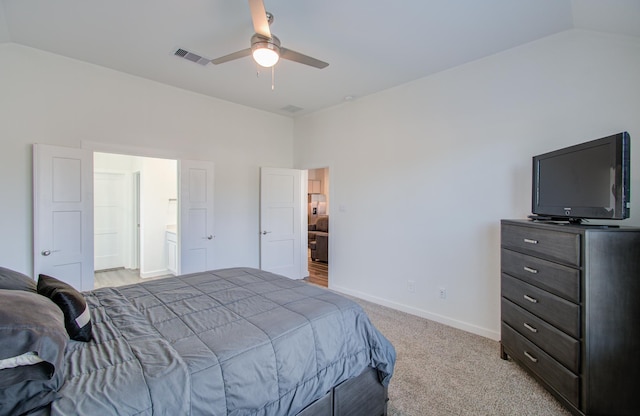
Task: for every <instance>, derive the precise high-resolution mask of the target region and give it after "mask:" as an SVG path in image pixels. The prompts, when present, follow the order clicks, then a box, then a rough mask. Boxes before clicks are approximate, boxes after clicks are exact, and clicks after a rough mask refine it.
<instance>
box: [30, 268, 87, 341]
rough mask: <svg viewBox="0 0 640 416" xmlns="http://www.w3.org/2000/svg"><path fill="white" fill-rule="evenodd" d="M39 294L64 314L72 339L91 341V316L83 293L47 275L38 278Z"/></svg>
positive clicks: (65, 324) (66, 326) (65, 323)
mask: <svg viewBox="0 0 640 416" xmlns="http://www.w3.org/2000/svg"><path fill="white" fill-rule="evenodd" d="M38 293H39V294H41V295H43V296H46V297H48V298H49V299H51V300H52V301H53V302H55V304H56V305H58V306H59V307H60V309H61V310H62V313H63V314H64V326H65V328H67V333H68V334H69V336H70V337H71V339H73V340H75V341H83V342H89V341H91V338H92V336H91V314H90V312H89V306H88V305H87V301H86V300H85V299H84V296H82V293H80V292H78V291H77V290H76V289H74V288H73V286H71V285H69V284H68V283H65V282H63V281H61V280H58V279H56V278H55V277H51V276H47V275H46V274H41V275H39V276H38Z"/></svg>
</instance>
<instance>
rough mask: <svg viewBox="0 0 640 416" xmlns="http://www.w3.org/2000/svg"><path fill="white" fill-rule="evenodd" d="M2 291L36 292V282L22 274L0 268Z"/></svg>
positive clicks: (0, 287) (0, 286)
mask: <svg viewBox="0 0 640 416" xmlns="http://www.w3.org/2000/svg"><path fill="white" fill-rule="evenodd" d="M0 289H8V290H26V291H29V292H36V282H35V280H33V279H32V278H30V277H29V276H27V275H24V274H22V273H20V272H16V271H15V270H11V269H7V268H4V267H0Z"/></svg>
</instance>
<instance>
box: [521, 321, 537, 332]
mask: <svg viewBox="0 0 640 416" xmlns="http://www.w3.org/2000/svg"><path fill="white" fill-rule="evenodd" d="M524 327H525V328H527V329H528V330H529V331H531V332H533V333H536V332H538V330H537V329H536V328H535V327H533V326H531V325H529V324H528V323H526V322H525V323H524Z"/></svg>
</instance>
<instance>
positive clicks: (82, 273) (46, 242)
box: [33, 144, 93, 290]
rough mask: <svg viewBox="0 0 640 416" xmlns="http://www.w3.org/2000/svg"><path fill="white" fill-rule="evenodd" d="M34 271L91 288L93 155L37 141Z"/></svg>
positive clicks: (83, 288)
mask: <svg viewBox="0 0 640 416" xmlns="http://www.w3.org/2000/svg"><path fill="white" fill-rule="evenodd" d="M33 271H34V276H35V277H36V278H37V276H38V275H39V274H41V273H42V274H47V275H50V276H53V277H55V278H58V279H60V280H63V281H65V282H67V283H69V284H70V285H72V286H73V287H75V288H76V289H78V290H90V289H93V156H92V153H91V152H90V151H87V150H83V149H72V148H66V147H58V146H49V145H42V144H34V145H33Z"/></svg>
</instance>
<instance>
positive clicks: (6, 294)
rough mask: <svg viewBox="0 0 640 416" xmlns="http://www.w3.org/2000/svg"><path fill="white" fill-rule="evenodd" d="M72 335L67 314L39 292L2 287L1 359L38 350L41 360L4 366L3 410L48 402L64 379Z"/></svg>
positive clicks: (0, 375) (0, 385)
mask: <svg viewBox="0 0 640 416" xmlns="http://www.w3.org/2000/svg"><path fill="white" fill-rule="evenodd" d="M68 340H69V337H68V336H67V332H66V330H65V328H64V315H63V314H62V311H60V308H58V306H57V305H56V304H55V303H53V302H52V301H51V300H49V299H47V298H46V297H44V296H40V295H38V294H37V293H31V292H28V291H22V290H4V289H0V360H3V361H9V360H10V359H12V358H14V357H17V356H20V355H23V354H25V353H28V352H35V353H36V354H37V355H38V357H39V358H41V359H42V361H41V362H39V363H37V364H33V365H23V366H18V367H14V368H4V369H0V414H1V415H5V414H12V415H13V414H22V413H27V412H29V411H31V410H34V409H38V408H40V407H42V406H46V405H47V404H49V403H50V402H52V401H53V400H54V399H56V397H57V395H58V393H57V392H58V389H59V388H60V386H62V383H63V382H64V351H65V347H66V345H67V341H68Z"/></svg>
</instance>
